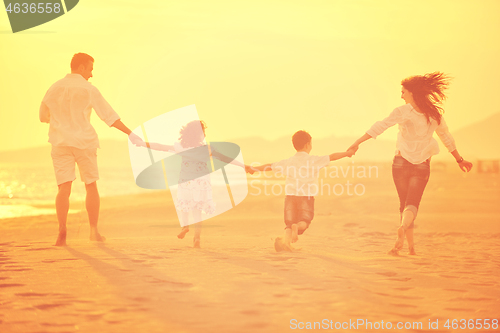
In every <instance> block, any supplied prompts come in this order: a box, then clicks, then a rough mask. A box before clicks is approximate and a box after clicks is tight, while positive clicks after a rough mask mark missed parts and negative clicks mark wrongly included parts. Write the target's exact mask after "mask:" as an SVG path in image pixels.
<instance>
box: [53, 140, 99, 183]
mask: <svg viewBox="0 0 500 333" xmlns="http://www.w3.org/2000/svg"><path fill="white" fill-rule="evenodd" d="M50 155H51V156H52V163H53V164H54V172H55V174H56V181H57V185H61V184H62V183H66V182H72V181H74V180H75V179H76V176H75V162H76V164H78V169H79V170H80V178H81V180H82V182H84V183H85V184H90V183H93V182H95V181H96V180H98V179H99V171H98V170H97V148H90V149H78V148H75V147H68V146H52V152H51V154H50Z"/></svg>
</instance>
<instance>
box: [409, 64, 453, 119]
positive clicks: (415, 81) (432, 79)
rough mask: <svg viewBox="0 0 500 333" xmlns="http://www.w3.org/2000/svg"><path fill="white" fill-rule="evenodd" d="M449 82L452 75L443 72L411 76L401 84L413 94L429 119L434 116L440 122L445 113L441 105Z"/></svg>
mask: <svg viewBox="0 0 500 333" xmlns="http://www.w3.org/2000/svg"><path fill="white" fill-rule="evenodd" d="M449 84H450V77H448V76H447V75H445V74H443V73H441V72H434V73H429V74H425V75H416V76H410V77H408V78H406V79H404V80H403V81H401V85H402V86H403V87H404V88H405V89H407V90H408V91H409V92H411V93H412V94H413V100H414V101H415V103H416V104H417V106H418V108H419V109H420V111H421V112H423V113H424V114H425V116H426V117H427V121H430V118H432V119H434V120H436V121H437V122H438V124H440V123H441V116H442V114H443V113H444V110H443V108H442V107H441V106H440V105H441V104H442V102H443V101H444V100H445V99H446V96H445V94H444V91H445V90H446V89H447V88H448V85H449Z"/></svg>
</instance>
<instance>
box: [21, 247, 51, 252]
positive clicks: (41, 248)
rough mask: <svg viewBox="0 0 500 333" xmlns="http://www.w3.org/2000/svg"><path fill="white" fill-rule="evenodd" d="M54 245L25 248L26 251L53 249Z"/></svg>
mask: <svg viewBox="0 0 500 333" xmlns="http://www.w3.org/2000/svg"><path fill="white" fill-rule="evenodd" d="M55 249H56V248H55V247H38V248H31V249H26V251H44V250H55Z"/></svg>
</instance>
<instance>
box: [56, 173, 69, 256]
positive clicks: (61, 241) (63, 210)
mask: <svg viewBox="0 0 500 333" xmlns="http://www.w3.org/2000/svg"><path fill="white" fill-rule="evenodd" d="M71 184H72V182H66V183H62V184H60V185H59V186H58V191H57V196H56V212H57V221H58V222H59V235H58V236H57V241H56V246H66V221H67V220H68V210H69V196H70V194H71Z"/></svg>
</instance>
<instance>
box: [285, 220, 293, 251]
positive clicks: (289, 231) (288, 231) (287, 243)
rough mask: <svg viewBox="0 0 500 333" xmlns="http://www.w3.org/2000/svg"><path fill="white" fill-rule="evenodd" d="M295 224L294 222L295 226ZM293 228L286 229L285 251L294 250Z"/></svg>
mask: <svg viewBox="0 0 500 333" xmlns="http://www.w3.org/2000/svg"><path fill="white" fill-rule="evenodd" d="M293 225H294V224H292V226H293ZM291 241H292V228H286V229H285V237H283V249H284V250H285V251H292V244H291Z"/></svg>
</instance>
